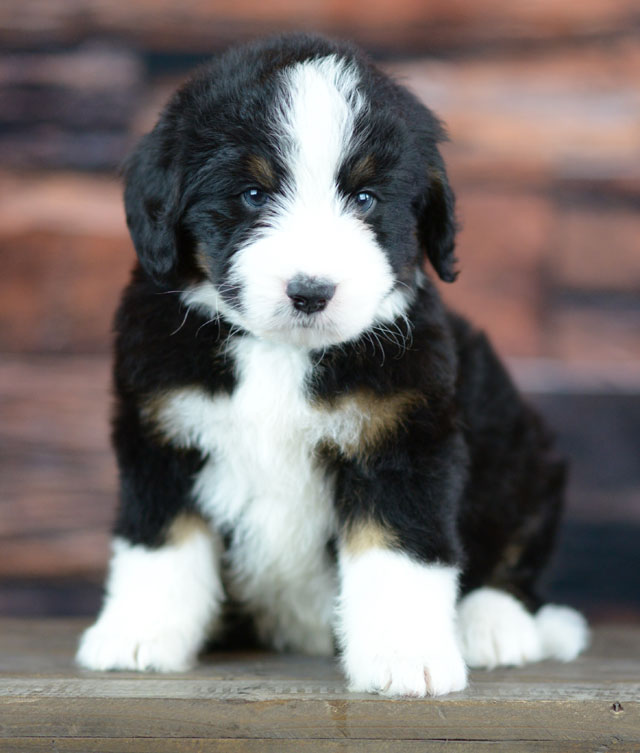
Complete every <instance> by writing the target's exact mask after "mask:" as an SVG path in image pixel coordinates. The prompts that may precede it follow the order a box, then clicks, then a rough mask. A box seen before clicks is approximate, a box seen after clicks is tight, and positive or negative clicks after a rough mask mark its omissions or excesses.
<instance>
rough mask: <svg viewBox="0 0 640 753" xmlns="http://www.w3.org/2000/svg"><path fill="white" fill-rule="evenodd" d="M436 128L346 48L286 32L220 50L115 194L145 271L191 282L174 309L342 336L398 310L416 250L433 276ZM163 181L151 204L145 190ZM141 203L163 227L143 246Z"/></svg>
mask: <svg viewBox="0 0 640 753" xmlns="http://www.w3.org/2000/svg"><path fill="white" fill-rule="evenodd" d="M305 43H306V45H305ZM311 43H312V44H311ZM318 45H319V46H320V48H321V49H316V47H317V46H318ZM323 45H324V46H325V48H324V49H323V48H322V46H323ZM310 46H312V47H313V49H308V48H309V47H310ZM305 47H306V48H307V49H305ZM274 52H280V53H281V54H280V55H274ZM285 53H286V54H285ZM229 58H231V59H229ZM216 74H217V75H216ZM220 77H222V79H223V80H220ZM439 136H440V131H439V128H438V124H437V121H435V119H434V118H433V117H432V116H431V115H430V113H428V111H426V110H424V109H423V108H422V107H421V106H420V105H419V104H418V103H417V102H415V100H413V98H411V96H410V95H409V94H408V93H406V92H404V90H401V89H400V88H399V87H397V86H396V85H395V84H392V83H391V82H390V81H389V80H388V79H386V78H384V77H383V76H381V74H379V73H378V72H377V71H375V70H374V69H372V68H371V67H369V66H367V65H365V64H363V63H362V62H361V61H360V60H359V59H358V58H357V56H356V55H354V54H353V53H352V52H351V51H346V50H344V49H343V50H339V49H336V48H334V47H333V46H331V45H330V43H326V42H322V43H320V42H319V41H318V40H317V39H311V40H310V39H309V38H300V37H293V38H285V40H284V41H283V40H281V41H280V43H279V45H278V43H271V46H269V45H267V46H265V47H264V48H263V49H262V50H261V49H260V48H259V47H257V48H256V47H253V48H248V49H245V51H244V55H243V54H242V50H240V51H239V52H236V53H235V54H232V55H227V56H226V58H223V59H222V60H221V61H219V62H218V64H217V66H216V65H215V64H214V66H212V67H209V68H208V69H204V70H203V71H202V72H201V73H200V75H199V76H198V77H196V78H195V79H194V80H192V81H191V82H190V83H189V84H187V85H186V87H184V88H183V89H182V90H181V91H180V92H179V93H178V94H177V95H176V97H175V98H174V100H173V101H172V103H171V104H170V105H169V108H168V109H167V110H166V111H165V113H164V115H163V117H162V119H161V120H160V122H159V124H158V126H157V127H156V129H155V131H154V132H153V133H152V134H150V136H149V137H147V141H146V142H143V145H142V147H141V148H140V149H139V151H138V153H137V154H136V155H134V158H133V160H132V163H131V165H130V168H129V171H128V184H127V194H126V197H127V208H128V220H129V224H130V228H131V231H132V235H133V237H134V241H136V246H137V248H138V252H139V255H140V258H141V261H142V264H143V266H144V267H145V269H147V271H148V272H149V273H150V274H151V275H152V276H154V277H155V278H156V279H157V280H158V279H162V278H165V279H166V278H168V277H169V276H171V274H174V275H176V274H177V275H178V277H182V278H183V279H182V280H181V281H182V282H183V283H184V281H185V280H190V281H191V285H190V292H189V294H188V295H187V299H186V300H187V302H188V303H190V304H196V305H200V306H203V307H205V308H207V309H208V310H209V311H210V312H211V313H212V314H213V315H220V316H222V317H223V318H225V319H226V320H227V321H228V322H229V323H231V324H233V325H236V326H238V327H240V328H242V329H243V330H246V331H249V332H251V333H253V334H255V335H257V336H259V337H263V338H267V339H271V340H275V341H279V342H288V343H292V344H295V345H299V346H303V347H309V348H321V347H325V346H328V345H333V344H336V343H342V342H347V341H349V340H353V339H355V338H357V337H359V336H360V335H361V334H362V333H364V332H366V331H368V330H371V329H375V327H376V326H377V325H382V324H384V323H385V322H390V321H392V320H394V319H396V318H397V317H398V316H400V315H402V314H403V313H404V312H405V310H406V309H407V307H408V305H409V304H410V302H411V300H412V297H413V294H414V292H415V285H416V279H417V273H418V269H419V268H420V266H421V263H422V256H423V253H424V251H427V253H429V255H430V256H432V261H433V262H434V264H436V268H438V263H439V262H441V267H442V268H441V269H438V271H439V272H440V273H441V275H442V276H444V277H446V275H447V255H450V254H451V251H452V248H453V217H452V211H453V205H452V198H451V195H450V193H448V187H447V185H446V178H445V177H444V168H443V166H442V163H441V160H440V158H439V155H438V153H437V150H436V147H435V142H436V140H437V139H438V137H439ZM420 139H423V143H419V140H420ZM154 162H155V163H156V170H157V166H158V164H159V166H160V172H159V173H157V174H156V175H155V178H154V176H152V175H150V174H149V173H150V172H152V171H153V163H154ZM145 176H146V181H147V182H146V188H143V186H144V185H145V184H144V180H145ZM163 181H165V182H166V183H167V186H168V191H167V190H165V193H164V198H163V197H162V196H159V197H158V198H156V199H155V200H154V199H153V198H151V200H150V196H149V194H151V193H153V192H154V191H155V192H156V193H160V194H161V193H162V192H161V191H159V190H158V189H160V188H161V183H162V182H163ZM149 189H151V190H149ZM141 192H146V194H147V196H146V197H144V198H143V199H142V201H141V198H140V193H141ZM141 204H142V208H143V211H144V212H146V213H147V215H149V214H151V215H153V217H152V218H151V220H152V224H154V223H155V226H156V229H160V230H161V231H162V233H163V235H164V244H156V248H155V250H154V249H149V244H148V242H147V243H145V239H144V238H143V237H142V236H144V235H145V234H147V235H148V229H147V227H146V226H148V225H149V221H148V218H144V217H143V218H142V221H141V219H140V217H139V216H138V213H139V211H140V205H141ZM427 207H428V210H430V211H431V213H432V215H433V216H432V217H431V219H430V220H429V221H428V222H426V221H425V218H424V213H425V211H427ZM443 224H444V227H440V228H438V227H437V226H438V225H440V226H442V225H443ZM141 225H146V226H145V227H142V228H141ZM430 232H431V236H432V238H429V235H430ZM447 233H448V234H449V235H450V238H443V237H441V236H443V235H444V236H446V235H447ZM137 237H138V240H136V238H137ZM146 240H147V241H148V240H149V239H146ZM431 243H432V244H433V248H432V249H431V248H429V247H427V248H425V245H426V244H431ZM443 243H444V244H445V245H446V244H449V245H450V248H449V249H444V250H443ZM158 245H159V246H160V251H159V250H158ZM438 254H440V257H442V258H440V257H438ZM449 263H450V262H449ZM158 267H161V269H158ZM449 272H450V270H449Z"/></svg>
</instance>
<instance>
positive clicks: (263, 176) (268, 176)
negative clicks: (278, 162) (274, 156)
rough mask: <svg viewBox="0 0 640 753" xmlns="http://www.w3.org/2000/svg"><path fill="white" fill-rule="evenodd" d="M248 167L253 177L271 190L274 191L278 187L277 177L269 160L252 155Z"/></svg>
mask: <svg viewBox="0 0 640 753" xmlns="http://www.w3.org/2000/svg"><path fill="white" fill-rule="evenodd" d="M247 167H248V169H249V172H250V173H251V175H252V177H254V178H255V179H256V181H257V182H258V183H259V184H260V185H261V186H263V187H264V188H268V189H269V190H273V189H274V188H275V187H276V175H275V173H274V171H273V168H272V167H271V165H270V163H269V160H267V159H266V158H265V157H262V156H260V155H259V154H252V155H251V156H250V157H249V159H248V161H247Z"/></svg>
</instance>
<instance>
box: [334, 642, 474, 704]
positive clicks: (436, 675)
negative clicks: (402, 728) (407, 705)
mask: <svg viewBox="0 0 640 753" xmlns="http://www.w3.org/2000/svg"><path fill="white" fill-rule="evenodd" d="M431 648H432V650H431V651H430V652H428V654H426V653H423V654H419V655H417V656H404V655H402V654H391V655H388V656H375V657H374V658H370V657H366V656H362V655H360V656H353V655H351V656H345V658H344V665H345V671H346V673H347V677H348V678H349V690H352V691H354V692H364V693H381V694H383V695H387V696H412V697H415V698H424V697H425V696H438V695H445V694H446V693H453V692H455V691H457V690H463V689H464V688H465V687H466V685H467V670H466V667H465V665H464V662H463V660H462V656H461V654H460V651H459V649H458V647H457V645H456V644H455V642H454V641H451V642H450V643H449V645H446V646H444V645H440V646H433V647H431Z"/></svg>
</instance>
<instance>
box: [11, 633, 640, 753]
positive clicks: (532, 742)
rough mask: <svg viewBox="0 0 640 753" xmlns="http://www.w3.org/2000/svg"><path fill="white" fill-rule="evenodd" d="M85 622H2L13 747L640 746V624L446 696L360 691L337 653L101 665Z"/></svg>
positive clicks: (480, 677)
mask: <svg viewBox="0 0 640 753" xmlns="http://www.w3.org/2000/svg"><path fill="white" fill-rule="evenodd" d="M84 624H85V623H83V622H81V621H77V620H38V621H35V620H34V621H26V620H17V619H16V620H9V619H4V620H0V751H3V752H4V751H57V752H58V753H60V752H62V751H86V752H87V753H102V752H105V751H109V752H113V753H115V752H116V751H129V752H131V753H138V752H142V751H145V752H148V753H163V752H165V751H181V752H182V751H185V752H187V753H189V752H190V751H204V750H215V751H218V750H219V751H234V752H235V751H266V752H267V753H268V752H269V751H274V752H275V751H278V753H280V751H285V752H286V751H350V750H353V751H371V752H372V753H377V752H378V751H388V750H398V751H416V752H417V751H445V750H446V751H449V752H451V751H456V750H461V751H483V750H486V749H488V748H490V749H491V750H496V751H504V752H505V753H507V752H509V753H511V752H515V753H517V751H549V753H551V752H552V751H553V752H554V753H555V752H556V751H565V750H566V751H597V752H598V753H605V752H607V751H621V752H624V753H627V752H630V751H640V629H638V628H632V627H600V628H597V629H596V630H595V631H594V636H593V642H592V647H591V648H590V650H589V651H588V653H587V654H586V655H585V656H583V657H581V658H580V659H579V660H578V661H576V662H574V663H571V664H558V663H551V662H544V663H541V664H537V665H531V666H529V667H526V668H523V669H509V670H499V671H493V672H484V671H477V672H473V673H472V674H471V683H470V686H469V688H468V689H467V690H466V691H464V692H462V693H456V694H452V695H450V696H447V697H443V698H438V699H435V700H418V699H396V700H389V699H385V698H380V697H377V696H372V695H364V694H352V693H348V692H346V690H345V688H344V683H343V680H342V677H341V674H340V672H339V670H338V668H337V666H336V663H335V662H334V661H332V660H328V659H315V658H308V657H300V656H292V655H275V654H268V653H226V654H217V655H216V654H211V655H208V656H206V657H204V659H203V660H202V662H201V663H200V665H199V666H198V667H197V668H196V669H194V670H193V671H191V672H188V673H184V674H173V675H151V674H150V675H137V674H133V673H91V672H85V671H81V670H78V669H76V668H75V667H74V666H73V662H72V657H73V651H74V647H75V643H76V640H77V635H78V633H79V632H80V630H81V629H82V628H83V627H84Z"/></svg>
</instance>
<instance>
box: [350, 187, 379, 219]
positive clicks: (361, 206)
mask: <svg viewBox="0 0 640 753" xmlns="http://www.w3.org/2000/svg"><path fill="white" fill-rule="evenodd" d="M353 203H354V204H355V206H356V208H357V209H358V211H359V212H360V213H361V214H367V212H370V211H371V210H372V209H373V207H374V206H375V204H376V197H375V196H374V195H373V194H372V193H369V191H358V193H356V194H354V195H353Z"/></svg>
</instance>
